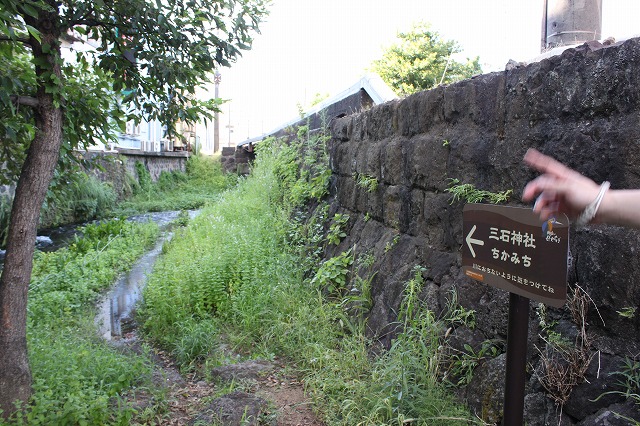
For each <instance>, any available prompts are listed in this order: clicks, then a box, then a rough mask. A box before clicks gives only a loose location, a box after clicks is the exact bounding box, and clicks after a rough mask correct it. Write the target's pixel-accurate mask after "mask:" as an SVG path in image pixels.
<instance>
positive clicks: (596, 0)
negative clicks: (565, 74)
mask: <svg viewBox="0 0 640 426" xmlns="http://www.w3.org/2000/svg"><path fill="white" fill-rule="evenodd" d="M543 7H544V10H543V12H542V39H541V46H540V50H541V52H545V51H547V50H549V49H553V48H554V47H557V46H567V45H572V44H580V43H583V42H586V41H590V40H599V39H601V38H602V0H544V5H543Z"/></svg>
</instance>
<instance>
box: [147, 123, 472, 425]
mask: <svg viewBox="0 0 640 426" xmlns="http://www.w3.org/2000/svg"><path fill="white" fill-rule="evenodd" d="M311 140H312V136H309V135H308V133H307V132H306V130H305V129H303V131H302V132H300V133H299V134H298V139H297V140H296V141H293V142H291V143H288V144H285V143H282V142H281V141H278V140H275V139H271V140H268V141H265V142H263V143H261V144H259V145H258V155H257V160H256V162H255V164H254V166H253V168H252V173H251V175H250V176H249V177H248V178H246V179H242V180H241V181H240V182H239V184H238V186H237V187H235V188H234V189H232V190H230V191H228V192H226V193H224V194H223V195H222V196H221V197H220V199H219V201H218V202H217V203H215V204H213V205H211V206H208V207H206V208H205V209H203V211H202V213H201V214H200V215H199V216H198V217H197V218H196V219H194V220H193V221H192V222H191V223H190V224H189V227H188V228H186V229H184V230H182V231H180V233H179V234H178V235H176V237H174V239H173V240H172V241H171V243H170V244H168V245H167V246H166V247H165V255H164V256H163V258H162V259H161V261H160V263H159V264H157V266H156V269H155V270H154V273H153V274H152V276H151V277H150V280H149V284H148V285H147V287H146V289H145V295H144V299H145V306H144V307H143V309H142V312H141V313H142V317H143V319H144V331H145V332H146V333H148V335H149V336H150V337H151V338H152V339H154V340H155V341H156V342H158V343H159V344H161V345H163V346H164V347H165V348H167V349H168V350H171V351H173V354H174V355H175V356H176V357H177V358H178V359H179V360H180V362H181V363H182V366H183V368H193V367H195V366H197V365H199V364H200V365H204V366H206V365H210V364H215V362H214V361H211V362H209V360H218V359H221V358H224V357H223V356H221V355H219V354H217V353H216V352H217V348H216V346H215V344H214V343H212V342H214V341H215V340H216V338H215V337H220V336H221V333H220V330H224V338H225V339H227V340H228V341H229V342H230V343H231V344H232V346H233V347H234V348H236V349H237V350H238V351H239V352H250V353H252V354H253V356H262V357H267V358H268V357H271V356H279V357H285V358H286V359H288V360H289V361H290V364H291V365H294V366H296V368H297V369H298V370H299V371H300V374H302V375H304V382H305V383H306V385H307V391H308V392H310V394H311V395H312V396H313V398H314V400H315V402H316V407H317V410H318V411H319V412H320V413H321V414H322V415H323V416H324V417H325V419H326V421H327V424H332V425H333V424H336V425H358V424H362V425H368V424H379V425H385V424H388V425H392V424H393V425H396V424H405V423H411V424H416V425H439V424H442V425H445V424H446V425H450V424H469V423H473V421H474V420H473V418H472V416H471V415H470V414H469V413H468V412H467V411H465V410H464V409H463V408H461V407H460V406H459V405H458V404H456V403H454V402H453V399H452V398H451V396H450V395H448V394H447V393H446V390H445V389H444V388H443V387H442V385H441V384H439V383H438V381H437V377H438V366H439V363H440V358H439V356H440V353H439V347H440V344H439V343H440V341H439V339H440V337H439V336H440V335H441V333H442V330H443V324H442V322H441V321H440V320H439V319H437V318H435V317H434V315H433V313H432V312H430V311H428V310H427V309H426V308H425V307H424V306H423V305H422V303H421V302H420V301H419V299H418V297H417V295H418V294H419V293H420V289H421V286H422V284H423V282H422V275H421V270H416V274H415V276H414V277H413V279H412V280H410V282H409V283H408V284H407V286H406V288H405V302H404V304H403V306H402V310H401V311H402V313H401V314H400V316H399V318H398V326H399V329H401V331H400V334H399V335H398V337H397V338H396V339H395V340H394V343H393V345H392V347H391V349H390V350H389V351H388V352H386V353H384V354H383V355H381V356H379V357H377V358H372V357H371V353H370V344H371V342H370V341H369V340H368V339H367V337H366V336H365V334H364V329H365V327H364V325H363V324H362V323H360V324H354V323H352V321H354V318H352V317H351V316H350V315H349V313H351V312H355V310H354V309H351V311H349V310H348V309H347V307H348V306H353V305H357V306H360V307H361V308H362V309H366V308H367V307H368V306H370V301H369V300H365V299H366V298H369V297H370V294H369V287H368V286H369V284H370V279H371V278H370V277H359V276H357V274H356V275H355V276H354V272H353V270H355V269H358V268H356V266H355V265H356V263H358V264H360V263H362V262H361V261H360V260H356V261H354V260H353V258H352V257H350V256H349V255H348V253H347V255H345V256H343V258H344V259H350V261H349V262H347V263H348V264H344V265H343V266H344V267H342V266H339V265H338V266H339V267H338V266H334V263H335V261H334V262H333V263H329V262H325V264H324V267H321V268H320V269H318V266H319V262H317V261H316V262H313V261H310V259H312V260H313V259H315V260H317V259H318V255H319V253H321V251H322V245H323V244H324V242H325V241H324V238H323V237H322V232H323V229H326V228H328V224H327V223H323V222H322V221H326V220H327V206H326V205H323V204H322V203H319V204H318V206H319V207H318V208H317V209H316V213H314V214H309V213H308V212H307V211H306V210H305V207H304V206H305V203H307V202H309V201H310V200H313V201H315V202H318V200H319V198H321V197H322V195H324V194H325V193H326V188H327V183H328V181H329V176H330V172H327V171H328V164H327V162H326V156H325V152H326V151H324V146H323V143H322V142H321V141H322V136H321V135H319V136H318V137H317V139H315V140H314V142H313V143H312V144H310V143H309V141H311ZM316 143H317V145H313V144H316ZM312 152H314V154H313V155H312V154H311V153H312ZM314 155H315V157H314ZM314 194H315V195H314ZM316 195H318V197H319V198H315V196H316ZM319 221H320V222H319ZM352 263H353V265H352ZM371 263H372V260H371V259H369V260H367V265H369V266H370V265H371ZM350 267H351V268H350ZM363 268H364V267H363ZM366 269H367V268H364V269H363V270H366ZM334 272H335V273H334ZM318 274H320V275H318ZM318 276H319V278H316V279H315V281H314V282H313V284H312V282H311V281H312V277H318ZM350 279H351V280H353V281H349V283H347V281H348V280H350ZM343 281H344V282H343ZM347 284H348V286H347ZM332 286H333V287H332ZM332 289H333V290H332ZM352 290H353V291H356V293H357V294H356V295H355V296H353V297H356V296H357V297H358V298H359V299H358V300H357V303H355V302H354V300H355V299H350V298H349V297H350V293H351V291H352ZM325 296H329V297H328V298H327V297H325ZM357 321H363V320H361V319H360V320H357ZM198 324H202V325H203V327H199V326H198ZM203 357H205V358H207V359H206V360H205V361H204V363H202V362H201V360H202V358H203Z"/></svg>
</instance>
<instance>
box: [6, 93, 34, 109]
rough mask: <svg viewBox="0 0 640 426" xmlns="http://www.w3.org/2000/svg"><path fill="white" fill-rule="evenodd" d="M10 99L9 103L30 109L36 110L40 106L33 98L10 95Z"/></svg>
mask: <svg viewBox="0 0 640 426" xmlns="http://www.w3.org/2000/svg"><path fill="white" fill-rule="evenodd" d="M10 98H11V101H12V102H13V103H14V104H16V105H26V106H29V107H31V108H37V107H38V106H39V105H40V102H39V101H38V100H37V99H36V98H34V97H33V96H18V95H11V96H10Z"/></svg>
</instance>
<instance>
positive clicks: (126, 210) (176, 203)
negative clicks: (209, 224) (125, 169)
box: [110, 155, 238, 216]
mask: <svg viewBox="0 0 640 426" xmlns="http://www.w3.org/2000/svg"><path fill="white" fill-rule="evenodd" d="M136 170H137V172H138V176H137V180H135V181H134V182H133V183H132V186H133V191H134V195H133V197H131V198H129V199H128V200H125V201H123V202H121V203H120V204H119V205H118V206H117V208H115V209H114V210H113V211H111V212H110V215H112V216H131V215H135V214H139V213H146V212H158V211H168V210H194V209H199V208H202V207H203V206H205V205H206V204H209V203H213V202H215V201H217V200H218V197H219V195H220V193H221V192H223V191H224V190H226V189H227V188H230V187H232V186H234V185H235V184H236V182H237V179H238V178H237V176H236V175H233V174H225V173H224V172H223V171H222V167H221V165H220V158H219V157H218V156H216V157H205V156H199V155H194V156H191V157H190V158H189V160H188V161H187V167H186V172H185V173H181V172H170V173H169V172H162V173H161V174H160V177H159V178H158V181H157V182H155V183H154V182H152V181H151V177H150V176H149V172H148V171H147V170H146V169H145V168H144V166H143V165H142V163H137V164H136Z"/></svg>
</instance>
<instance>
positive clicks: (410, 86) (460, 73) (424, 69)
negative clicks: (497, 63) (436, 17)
mask: <svg viewBox="0 0 640 426" xmlns="http://www.w3.org/2000/svg"><path fill="white" fill-rule="evenodd" d="M398 39H399V41H398V42H397V43H396V44H394V45H392V46H391V47H389V48H388V49H387V50H386V51H385V52H384V54H383V56H382V58H381V59H378V60H376V61H374V62H373V65H372V68H371V69H372V70H373V71H374V72H376V73H378V75H380V77H382V79H383V80H384V81H385V82H386V83H387V84H388V85H389V86H390V87H391V88H392V89H393V90H394V91H395V92H396V93H397V94H398V95H400V96H406V95H409V94H411V93H415V92H419V91H421V90H428V89H432V88H434V87H436V86H437V85H438V84H447V83H453V82H456V81H459V80H463V79H465V78H470V77H471V76H473V75H475V74H479V73H481V72H482V69H481V67H480V63H479V58H478V57H476V58H475V59H473V60H467V62H466V63H461V62H457V61H455V60H454V59H453V58H452V56H453V54H455V53H459V52H461V49H460V46H459V45H458V43H456V42H455V41H452V40H448V41H444V40H441V39H440V35H439V34H438V33H437V32H435V31H432V30H431V27H430V25H429V24H426V23H423V22H421V23H418V24H415V25H414V26H413V28H412V29H411V31H409V32H406V33H400V34H398Z"/></svg>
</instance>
